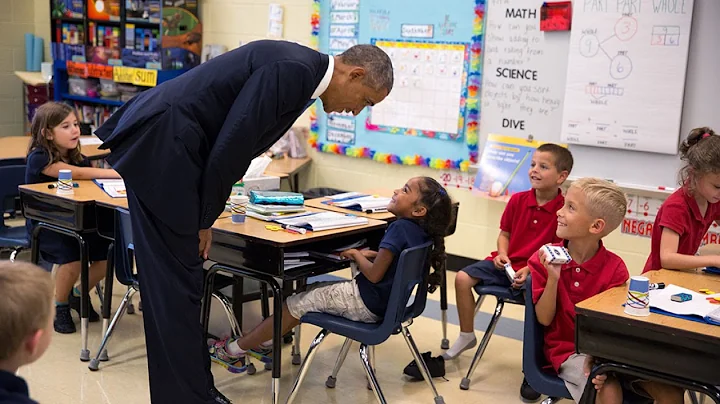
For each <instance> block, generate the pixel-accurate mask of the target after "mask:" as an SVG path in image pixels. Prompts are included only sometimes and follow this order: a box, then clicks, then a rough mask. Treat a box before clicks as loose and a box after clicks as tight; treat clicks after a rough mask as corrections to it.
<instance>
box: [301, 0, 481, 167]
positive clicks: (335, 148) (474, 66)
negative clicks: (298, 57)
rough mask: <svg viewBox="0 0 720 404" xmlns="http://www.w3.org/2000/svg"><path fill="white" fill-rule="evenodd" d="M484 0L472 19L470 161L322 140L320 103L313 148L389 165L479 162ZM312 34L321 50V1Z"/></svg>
mask: <svg viewBox="0 0 720 404" xmlns="http://www.w3.org/2000/svg"><path fill="white" fill-rule="evenodd" d="M485 1H486V0H475V17H474V20H473V37H472V44H471V45H470V68H469V72H468V88H467V90H468V97H467V110H468V113H467V119H466V120H465V137H466V143H467V147H468V152H469V153H468V154H469V156H468V159H467V160H443V159H438V158H433V159H431V158H427V157H423V156H419V155H414V156H398V155H396V154H390V153H378V152H376V151H375V150H372V149H370V148H368V147H351V146H345V145H339V144H335V143H322V142H320V141H319V133H318V128H319V127H318V124H317V106H316V105H313V106H311V107H310V137H309V139H308V143H309V145H310V146H311V147H313V148H314V149H316V150H318V151H321V152H325V153H333V154H339V155H344V156H349V157H359V158H368V159H372V160H375V161H378V162H383V163H386V164H402V165H414V166H425V167H430V168H434V169H438V170H444V169H445V170H446V169H454V170H458V169H459V170H460V171H467V170H468V168H469V167H470V164H476V163H477V160H478V126H479V125H478V123H479V122H478V121H479V119H480V107H479V105H480V103H479V99H478V94H479V90H480V83H481V82H482V72H481V64H482V42H483V20H484V18H485ZM310 24H311V27H312V35H311V37H310V46H311V47H312V48H313V49H320V38H319V36H320V0H313V5H312V14H311V17H310Z"/></svg>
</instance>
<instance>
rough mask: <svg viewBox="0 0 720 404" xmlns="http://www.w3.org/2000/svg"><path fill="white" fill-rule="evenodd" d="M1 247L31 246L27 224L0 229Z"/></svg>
mask: <svg viewBox="0 0 720 404" xmlns="http://www.w3.org/2000/svg"><path fill="white" fill-rule="evenodd" d="M0 247H24V248H29V247H30V241H28V237H27V230H26V229H25V226H17V227H5V228H2V229H0Z"/></svg>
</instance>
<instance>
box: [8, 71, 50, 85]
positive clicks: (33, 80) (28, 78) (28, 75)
mask: <svg viewBox="0 0 720 404" xmlns="http://www.w3.org/2000/svg"><path fill="white" fill-rule="evenodd" d="M13 73H15V75H16V76H17V77H19V78H20V80H22V81H23V83H25V84H28V85H31V86H33V87H38V86H44V85H47V83H46V82H45V79H43V76H42V74H41V73H40V72H24V71H15V72H13Z"/></svg>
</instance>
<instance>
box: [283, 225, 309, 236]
mask: <svg viewBox="0 0 720 404" xmlns="http://www.w3.org/2000/svg"><path fill="white" fill-rule="evenodd" d="M282 228H283V229H285V230H287V231H288V232H290V233H297V234H305V233H307V230H306V229H304V228H302V227H296V226H291V225H289V224H284V225H282Z"/></svg>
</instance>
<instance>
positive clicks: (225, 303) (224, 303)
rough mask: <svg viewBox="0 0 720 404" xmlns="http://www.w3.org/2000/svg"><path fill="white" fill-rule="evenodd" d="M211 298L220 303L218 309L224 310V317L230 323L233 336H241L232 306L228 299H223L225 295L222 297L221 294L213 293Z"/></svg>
mask: <svg viewBox="0 0 720 404" xmlns="http://www.w3.org/2000/svg"><path fill="white" fill-rule="evenodd" d="M211 296H212V297H213V298H214V299H215V300H217V301H218V302H219V303H220V307H222V308H223V310H225V316H226V317H227V319H228V321H229V322H230V330H231V331H232V333H233V336H236V337H239V336H241V335H242V330H241V328H240V324H238V322H237V317H235V310H233V307H232V304H231V303H230V301H229V300H228V298H227V297H225V295H223V294H222V293H213V294H212V295H211Z"/></svg>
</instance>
